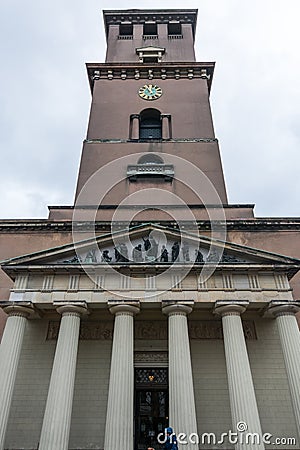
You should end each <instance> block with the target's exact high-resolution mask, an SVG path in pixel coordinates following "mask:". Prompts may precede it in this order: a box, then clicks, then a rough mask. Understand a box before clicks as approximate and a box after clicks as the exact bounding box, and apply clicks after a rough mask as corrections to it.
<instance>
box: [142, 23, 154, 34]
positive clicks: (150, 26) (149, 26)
mask: <svg viewBox="0 0 300 450" xmlns="http://www.w3.org/2000/svg"><path fill="white" fill-rule="evenodd" d="M144 36H157V24H156V23H155V22H146V23H144Z"/></svg>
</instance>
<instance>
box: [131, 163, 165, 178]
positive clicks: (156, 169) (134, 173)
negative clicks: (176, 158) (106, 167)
mask: <svg viewBox="0 0 300 450" xmlns="http://www.w3.org/2000/svg"><path fill="white" fill-rule="evenodd" d="M149 176H151V177H152V176H155V177H161V178H164V179H165V181H171V180H172V178H173V177H174V166H173V164H135V165H129V166H127V177H128V178H129V179H130V181H136V180H137V178H138V177H149Z"/></svg>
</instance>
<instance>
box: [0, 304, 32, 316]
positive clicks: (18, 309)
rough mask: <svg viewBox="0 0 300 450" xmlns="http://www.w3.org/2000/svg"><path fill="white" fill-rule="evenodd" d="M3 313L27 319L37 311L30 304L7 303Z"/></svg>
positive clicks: (3, 307)
mask: <svg viewBox="0 0 300 450" xmlns="http://www.w3.org/2000/svg"><path fill="white" fill-rule="evenodd" d="M2 309H3V311H4V312H5V313H6V314H8V315H9V316H10V317H11V316H18V317H25V318H26V319H27V318H28V317H30V316H32V315H33V314H34V313H35V309H34V307H33V305H32V303H30V302H22V303H11V302H6V303H5V305H3V306H2Z"/></svg>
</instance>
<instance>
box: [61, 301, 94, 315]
mask: <svg viewBox="0 0 300 450" xmlns="http://www.w3.org/2000/svg"><path fill="white" fill-rule="evenodd" d="M53 305H54V306H56V311H57V312H58V313H59V314H61V315H62V316H66V315H68V316H73V315H74V316H78V317H80V316H84V315H87V314H88V313H89V312H88V308H87V304H86V303H85V302H76V303H65V302H54V303H53Z"/></svg>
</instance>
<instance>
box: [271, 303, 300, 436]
mask: <svg viewBox="0 0 300 450" xmlns="http://www.w3.org/2000/svg"><path fill="white" fill-rule="evenodd" d="M299 311H300V302H277V301H273V302H270V305H269V309H268V312H270V313H271V315H272V316H273V317H276V323H277V326H278V331H279V336H280V342H281V346H282V352H283V356H284V362H285V369H286V374H287V379H288V383H289V388H290V393H291V400H292V405H293V410H294V416H295V422H296V426H297V430H298V435H299V438H300V332H299V325H298V323H297V319H296V317H295V313H297V312H299Z"/></svg>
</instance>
